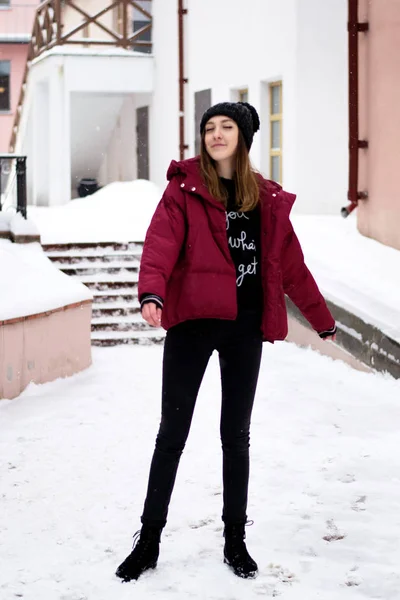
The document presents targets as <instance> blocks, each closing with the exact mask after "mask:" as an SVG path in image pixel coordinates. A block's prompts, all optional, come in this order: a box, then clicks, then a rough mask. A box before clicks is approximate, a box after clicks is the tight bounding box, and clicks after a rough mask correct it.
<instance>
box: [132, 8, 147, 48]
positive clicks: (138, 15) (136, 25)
mask: <svg viewBox="0 0 400 600" xmlns="http://www.w3.org/2000/svg"><path fill="white" fill-rule="evenodd" d="M136 4H137V5H138V6H140V8H143V10H145V11H146V12H147V13H148V14H151V1H150V0H138V1H137V2H136ZM149 23H150V18H149V17H147V16H146V15H145V14H143V13H142V12H141V11H140V10H138V9H137V8H135V7H134V8H133V21H132V28H133V33H135V32H136V31H139V29H142V27H146V25H148V24H149ZM137 41H138V42H151V29H148V30H147V31H145V32H144V33H142V34H141V35H140V36H139V37H138V39H137ZM132 49H133V50H135V51H136V52H143V53H144V54H150V53H151V51H152V49H151V45H150V46H140V45H138V44H135V43H133V48H132Z"/></svg>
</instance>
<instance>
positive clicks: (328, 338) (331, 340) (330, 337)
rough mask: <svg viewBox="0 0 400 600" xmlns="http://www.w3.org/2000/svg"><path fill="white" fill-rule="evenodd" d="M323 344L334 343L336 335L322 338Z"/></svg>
mask: <svg viewBox="0 0 400 600" xmlns="http://www.w3.org/2000/svg"><path fill="white" fill-rule="evenodd" d="M323 340H324V342H334V341H336V333H334V334H333V335H328V336H327V337H325V338H323Z"/></svg>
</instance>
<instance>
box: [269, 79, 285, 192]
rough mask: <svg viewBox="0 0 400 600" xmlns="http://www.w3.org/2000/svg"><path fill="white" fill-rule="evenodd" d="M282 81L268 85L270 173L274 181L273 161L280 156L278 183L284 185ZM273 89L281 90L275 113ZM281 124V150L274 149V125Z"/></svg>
mask: <svg viewBox="0 0 400 600" xmlns="http://www.w3.org/2000/svg"><path fill="white" fill-rule="evenodd" d="M282 87H283V86H282V80H279V81H271V82H270V83H269V85H268V89H269V128H270V133H269V173H270V177H271V179H272V173H273V170H272V159H273V157H274V156H279V159H280V160H279V181H278V182H277V183H279V184H282V171H283V168H282V161H283V152H282V134H283V127H282V122H283V104H282ZM273 88H279V112H277V113H274V112H273V106H272V97H273V96H272V90H273ZM274 122H279V138H280V147H279V149H276V148H273V146H272V123H274Z"/></svg>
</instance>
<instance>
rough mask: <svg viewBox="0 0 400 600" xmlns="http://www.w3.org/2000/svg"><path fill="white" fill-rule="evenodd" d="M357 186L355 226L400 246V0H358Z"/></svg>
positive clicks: (362, 231) (370, 234)
mask: <svg viewBox="0 0 400 600" xmlns="http://www.w3.org/2000/svg"><path fill="white" fill-rule="evenodd" d="M359 20H360V21H368V22H369V32H368V33H367V34H359V52H360V55H359V76H360V82H359V83H360V85H359V109H360V113H359V122H360V139H366V140H368V143H369V148H368V149H367V150H361V151H360V155H359V156H360V165H359V166H360V170H359V186H358V189H359V190H367V191H368V195H369V198H368V200H366V201H363V200H361V201H360V202H359V205H358V208H357V219H358V228H359V230H360V232H361V233H362V234H364V235H366V236H368V237H372V238H375V239H376V240H378V241H380V242H382V243H383V244H386V245H388V246H392V247H394V248H397V249H399V250H400V185H399V177H398V175H399V170H400V142H399V132H400V2H399V0H375V1H374V2H371V1H370V0H360V3H359Z"/></svg>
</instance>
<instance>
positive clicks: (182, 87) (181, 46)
mask: <svg viewBox="0 0 400 600" xmlns="http://www.w3.org/2000/svg"><path fill="white" fill-rule="evenodd" d="M187 13H188V10H187V8H183V0H178V60H179V160H183V159H184V158H185V150H187V149H188V147H189V146H188V145H187V144H186V143H185V84H186V83H188V81H189V80H188V79H186V78H185V77H184V58H185V57H184V26H183V25H184V23H183V17H184V16H185V15H187Z"/></svg>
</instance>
